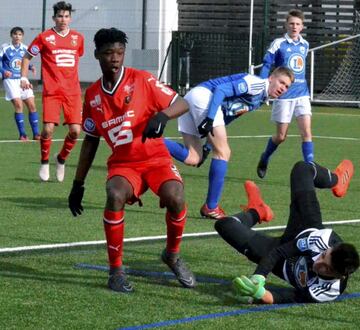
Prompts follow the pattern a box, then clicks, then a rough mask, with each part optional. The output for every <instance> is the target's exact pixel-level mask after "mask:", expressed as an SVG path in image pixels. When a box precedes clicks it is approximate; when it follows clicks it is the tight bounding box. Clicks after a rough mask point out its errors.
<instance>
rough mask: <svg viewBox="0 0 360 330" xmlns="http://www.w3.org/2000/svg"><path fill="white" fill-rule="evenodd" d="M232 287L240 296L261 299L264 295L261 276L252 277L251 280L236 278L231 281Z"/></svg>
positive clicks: (241, 277) (263, 279)
mask: <svg viewBox="0 0 360 330" xmlns="http://www.w3.org/2000/svg"><path fill="white" fill-rule="evenodd" d="M233 286H234V289H235V291H236V292H237V293H239V294H240V295H241V296H250V297H252V298H255V299H261V298H262V297H263V296H264V295H265V288H264V286H265V277H264V276H262V275H253V276H251V278H248V277H246V276H240V277H237V278H235V279H234V280H233Z"/></svg>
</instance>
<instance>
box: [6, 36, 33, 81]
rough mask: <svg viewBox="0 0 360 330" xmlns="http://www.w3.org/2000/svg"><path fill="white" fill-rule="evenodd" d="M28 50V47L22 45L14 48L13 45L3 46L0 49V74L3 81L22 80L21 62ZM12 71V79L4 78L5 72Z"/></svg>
mask: <svg viewBox="0 0 360 330" xmlns="http://www.w3.org/2000/svg"><path fill="white" fill-rule="evenodd" d="M26 50H27V46H26V45H24V44H22V43H21V44H20V45H18V46H16V47H15V46H14V45H13V44H12V43H11V44H3V45H2V46H1V47H0V72H1V74H2V76H3V79H20V78H21V61H22V58H23V57H24V55H25V53H26ZM5 71H10V72H11V74H12V75H11V77H9V78H4V72H5Z"/></svg>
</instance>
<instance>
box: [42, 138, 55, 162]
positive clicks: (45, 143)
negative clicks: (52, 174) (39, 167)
mask: <svg viewBox="0 0 360 330" xmlns="http://www.w3.org/2000/svg"><path fill="white" fill-rule="evenodd" d="M51 143H52V140H51V138H50V139H44V138H43V137H41V138H40V151H41V162H42V163H43V162H44V163H46V162H48V161H49V156H50V148H51Z"/></svg>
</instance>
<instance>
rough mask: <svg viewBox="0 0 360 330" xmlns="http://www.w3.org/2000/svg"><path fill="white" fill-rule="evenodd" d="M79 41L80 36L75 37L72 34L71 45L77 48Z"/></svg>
mask: <svg viewBox="0 0 360 330" xmlns="http://www.w3.org/2000/svg"><path fill="white" fill-rule="evenodd" d="M77 40H78V36H77V35H75V34H72V35H71V44H72V45H73V46H76V45H77Z"/></svg>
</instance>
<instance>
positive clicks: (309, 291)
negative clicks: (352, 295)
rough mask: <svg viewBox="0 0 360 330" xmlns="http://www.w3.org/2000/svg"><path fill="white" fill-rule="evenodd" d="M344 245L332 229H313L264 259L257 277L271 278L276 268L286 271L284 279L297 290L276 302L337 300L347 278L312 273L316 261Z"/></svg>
mask: <svg viewBox="0 0 360 330" xmlns="http://www.w3.org/2000/svg"><path fill="white" fill-rule="evenodd" d="M340 242H342V240H341V238H340V237H339V236H338V235H337V234H336V233H335V232H334V231H333V230H332V229H316V228H309V229H306V230H304V231H303V232H301V233H300V234H298V236H297V237H296V238H295V239H294V240H292V241H290V242H287V243H285V244H282V245H280V246H278V247H276V248H274V249H273V250H272V251H271V252H270V253H269V255H268V256H266V257H264V258H263V259H262V260H261V262H260V263H259V265H258V267H257V268H256V271H255V274H260V275H264V276H267V275H268V274H269V273H270V272H272V271H273V270H274V268H277V269H282V276H281V277H282V278H283V279H284V280H285V281H287V282H288V283H289V284H291V285H292V286H293V287H294V289H295V291H294V292H291V291H289V292H285V293H284V294H282V295H281V297H278V298H277V299H276V300H277V301H276V302H285V301H286V302H290V301H296V302H311V301H312V302H327V301H333V300H335V299H336V298H337V297H338V296H339V295H340V294H341V293H342V292H343V291H344V290H345V287H346V284H347V277H345V278H343V279H341V280H340V279H334V278H323V277H320V276H319V275H317V274H316V273H315V272H313V270H312V266H313V263H314V261H316V260H317V258H319V257H320V255H321V254H322V253H323V252H324V251H326V250H327V249H328V248H330V247H333V246H334V245H336V244H338V243H340Z"/></svg>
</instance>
